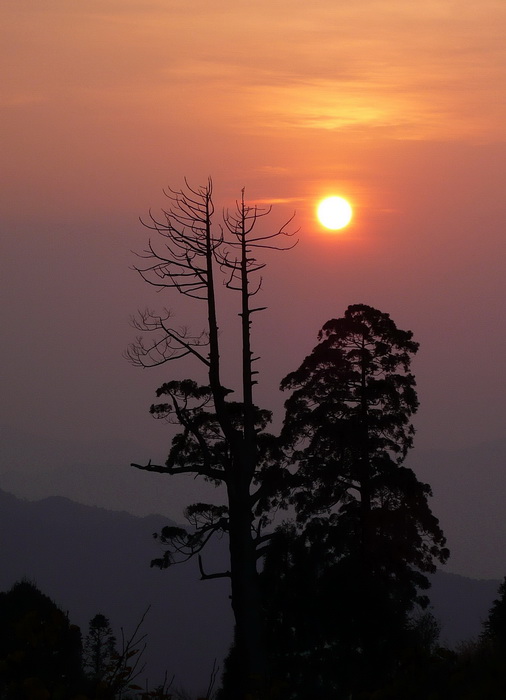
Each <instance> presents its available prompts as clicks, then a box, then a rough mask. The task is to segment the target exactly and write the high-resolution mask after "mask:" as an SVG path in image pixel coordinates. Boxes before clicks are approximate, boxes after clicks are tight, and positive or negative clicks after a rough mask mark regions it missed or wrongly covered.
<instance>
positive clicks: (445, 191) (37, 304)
mask: <svg viewBox="0 0 506 700" xmlns="http://www.w3.org/2000/svg"><path fill="white" fill-rule="evenodd" d="M0 27H1V29H0V31H1V41H0V54H1V56H2V72H1V75H2V79H1V95H0V107H1V130H2V158H1V165H0V167H1V172H2V188H1V192H0V217H1V218H0V221H1V226H2V250H3V253H2V260H1V264H2V281H3V286H4V287H5V292H4V293H3V294H2V296H3V301H4V302H5V300H8V303H7V304H5V303H4V304H3V307H4V308H3V325H4V328H5V329H8V331H7V334H8V342H7V343H6V344H4V346H3V348H2V366H3V367H4V368H8V372H7V374H8V382H7V391H6V397H7V398H6V400H5V402H4V411H3V414H4V415H3V418H2V420H3V422H2V425H7V426H13V427H15V428H17V429H18V428H19V429H22V430H27V431H30V430H34V431H35V432H37V431H39V432H44V433H45V434H49V433H51V434H54V435H55V436H59V435H60V434H61V433H62V432H64V433H65V435H66V436H67V437H68V438H69V439H74V438H75V439H77V438H79V439H88V438H89V436H90V435H93V436H97V437H101V436H104V437H105V436H109V437H112V438H114V439H122V438H123V437H124V435H125V433H126V434H127V435H131V434H134V433H135V431H136V430H137V429H139V430H141V431H143V432H144V433H145V435H146V436H148V437H149V439H153V436H154V435H155V434H159V431H160V428H159V426H158V425H155V426H153V425H152V423H153V421H150V417H149V416H148V415H147V413H146V408H147V407H148V406H149V403H150V401H151V399H152V396H153V391H154V389H155V388H156V386H157V385H158V383H159V380H160V379H162V380H164V379H165V378H166V375H165V374H163V373H159V374H158V375H157V374H156V373H154V374H153V375H149V376H148V374H147V373H137V372H135V371H134V370H133V369H132V368H130V367H129V366H127V365H125V363H124V362H123V361H122V359H121V352H122V350H123V348H124V347H125V345H126V343H128V342H129V340H130V339H131V337H132V331H131V329H130V328H129V327H128V316H129V314H130V313H132V312H134V311H135V309H136V308H137V307H139V306H143V305H144V304H147V303H149V304H150V305H153V306H154V305H156V304H158V303H159V300H160V298H159V297H158V298H154V299H153V297H152V296H150V294H149V290H146V289H144V288H143V287H142V285H141V284H140V283H139V281H138V280H137V279H136V278H135V275H133V273H132V272H131V271H130V270H129V269H128V268H129V266H130V265H131V264H132V263H133V258H132V255H131V253H130V251H131V249H135V250H139V249H141V248H142V247H143V244H144V241H145V233H144V231H143V230H142V227H141V226H140V224H139V223H138V217H139V216H144V215H145V214H146V212H147V211H148V209H149V207H153V208H154V209H155V210H156V209H157V207H159V206H160V205H162V204H163V203H164V202H163V196H162V194H161V191H162V188H163V187H165V186H167V185H171V186H173V187H179V186H180V185H181V184H182V179H183V176H185V175H186V176H187V177H188V178H189V180H190V182H194V183H196V184H198V183H202V182H205V180H206V178H207V176H208V175H209V174H211V175H212V176H213V178H214V180H215V186H216V198H217V205H218V207H221V205H227V204H230V203H232V202H233V201H234V198H235V197H236V196H237V195H238V194H239V193H240V190H241V188H242V187H243V186H245V187H246V196H247V197H249V198H250V200H253V201H258V202H269V201H272V202H275V208H274V212H273V215H272V223H273V225H276V224H278V223H280V222H281V221H283V220H284V219H286V218H287V217H288V216H289V215H291V213H292V212H293V210H294V209H295V210H296V211H297V215H296V226H298V227H300V234H299V235H300V243H299V245H298V247H297V248H296V249H295V250H294V251H292V252H290V253H285V254H279V255H278V256H272V259H271V257H269V265H270V266H269V268H268V269H267V270H266V274H265V297H264V299H263V302H265V303H266V304H267V305H268V306H269V310H268V312H266V313H265V314H264V315H263V316H262V318H260V315H259V318H258V319H257V327H256V336H255V343H256V347H257V348H258V350H259V352H260V353H261V354H262V358H263V359H262V362H263V366H262V367H261V368H260V369H261V371H262V375H261V376H262V378H263V384H260V385H259V388H258V392H259V394H258V396H259V401H260V400H261V401H262V402H263V403H264V404H265V405H272V407H274V408H276V409H278V410H279V408H280V406H281V403H282V397H281V398H280V397H278V396H277V393H276V389H275V387H276V386H277V384H278V382H279V380H280V379H281V378H282V377H283V376H284V375H285V374H286V373H288V372H289V371H291V370H293V369H294V368H295V366H297V365H298V363H299V362H300V361H301V359H302V357H303V355H304V354H305V353H306V352H307V351H308V350H309V349H310V348H311V347H312V346H313V344H314V342H315V340H316V334H317V331H318V329H319V328H320V327H321V325H322V324H323V323H324V322H325V321H327V320H328V319H329V318H330V317H333V316H338V315H340V314H342V312H343V311H344V309H345V308H346V306H347V305H348V304H350V303H367V304H371V305H373V306H377V307H378V308H380V309H381V310H382V311H387V312H389V313H390V314H391V315H392V317H393V318H394V320H395V321H396V322H397V323H398V325H399V326H401V327H404V328H410V329H412V330H413V331H414V333H415V338H416V339H417V340H419V341H420V342H421V344H422V348H421V352H420V356H419V358H417V361H416V366H415V372H416V375H417V379H418V386H419V393H420V398H421V401H422V407H421V410H420V414H419V417H418V419H417V428H418V437H417V444H419V445H421V446H423V447H425V448H431V447H449V448H452V447H455V446H462V445H466V444H470V443H475V442H479V441H480V440H489V439H490V440H491V439H499V438H502V437H503V428H504V422H505V421H504V418H505V416H504V398H503V394H504V389H503V387H504V381H505V371H504V359H503V358H504V354H505V351H506V331H505V329H504V311H503V307H504V298H505V292H506V282H505V275H504V262H503V261H504V259H505V253H506V250H505V243H504V238H505V224H506V205H505V197H504V181H505V162H506V144H505V127H504V125H505V124H506V85H505V82H506V43H505V41H504V35H505V30H506V3H504V1H503V0H483V1H482V2H480V3H476V2H475V1H474V0H473V2H471V1H470V0H458V1H457V0H453V1H450V0H426V1H425V2H423V3H422V2H418V3H412V2H406V0H356V2H339V1H337V0H314V1H313V2H311V3H308V2H307V0H304V1H302V0H257V1H256V2H254V3H253V2H250V1H249V2H245V1H244V0H234V1H232V0H214V1H213V2H209V1H208V0H205V1H204V0H192V2H188V1H187V0H185V1H184V2H183V0H86V2H83V1H82V0H80V1H79V2H78V1H77V0H44V2H40V0H16V1H15V2H14V0H7V1H6V2H3V3H2V5H1V6H0ZM326 194H342V195H344V196H347V197H348V198H349V199H350V201H351V202H352V203H353V205H354V206H355V216H354V219H353V223H352V225H351V226H350V227H349V228H348V229H346V230H345V231H344V232H342V233H340V234H338V235H332V234H328V233H324V232H323V231H322V230H321V227H319V225H318V224H317V223H316V222H315V220H314V209H315V205H316V201H317V199H318V198H319V197H321V196H323V195H326ZM163 304H165V305H169V306H174V308H176V309H179V308H180V305H179V301H178V300H177V299H176V300H172V299H171V300H168V299H162V300H161V301H160V305H163ZM186 313H187V312H186V311H183V317H184V318H185V314H186ZM190 313H193V312H190ZM184 318H183V319H182V321H183V320H184ZM225 335H226V334H225ZM225 335H224V342H228V343H230V347H232V348H233V345H234V342H235V341H234V340H233V339H228V338H227V337H225ZM273 337H277V340H276V343H275V348H273V347H272V338H273ZM171 371H172V369H171ZM177 371H181V372H182V371H183V370H177ZM184 371H185V372H186V369H184ZM191 371H192V370H191V369H190V370H188V373H191ZM273 387H274V389H273ZM35 398H36V406H37V407H36V410H35V413H36V416H37V418H36V420H34V416H33V413H32V411H33V410H34V409H33V408H32V409H31V410H29V409H27V401H28V400H30V401H32V400H35ZM138 426H142V427H138ZM156 431H158V433H157V432H156ZM134 458H136V459H142V455H138V456H137V455H134ZM0 487H1V484H0Z"/></svg>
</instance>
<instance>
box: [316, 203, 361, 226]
mask: <svg viewBox="0 0 506 700" xmlns="http://www.w3.org/2000/svg"><path fill="white" fill-rule="evenodd" d="M316 215H317V217H318V221H319V222H320V223H321V225H322V226H324V227H325V228H327V229H330V230H331V231H338V230H340V229H342V228H344V227H345V226H348V224H349V223H350V221H351V219H352V217H353V209H352V208H351V205H350V203H349V202H348V201H347V200H346V199H344V197H326V198H325V199H322V200H321V201H320V202H319V203H318V207H317V209H316Z"/></svg>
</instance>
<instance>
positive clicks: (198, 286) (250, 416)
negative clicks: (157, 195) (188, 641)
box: [128, 180, 289, 698]
mask: <svg viewBox="0 0 506 700" xmlns="http://www.w3.org/2000/svg"><path fill="white" fill-rule="evenodd" d="M166 195H167V197H168V199H169V201H170V207H169V209H167V210H164V211H163V217H162V220H161V221H160V220H157V219H155V217H153V216H151V218H150V221H149V222H148V223H147V224H146V226H147V227H148V228H149V229H151V230H152V231H154V232H155V233H156V234H157V241H156V242H155V241H153V240H150V241H149V244H148V247H147V249H146V251H145V253H144V254H143V256H141V257H143V258H144V259H145V260H146V264H145V265H144V266H139V267H137V268H136V269H137V270H138V272H139V274H140V275H141V276H142V278H143V279H144V280H145V281H146V282H148V283H149V284H150V285H154V286H155V287H158V288H162V289H168V290H176V291H177V292H179V293H180V294H183V295H185V296H186V297H190V298H192V299H196V300H199V301H201V302H202V303H203V305H204V307H205V310H206V317H207V323H206V327H205V329H204V331H203V332H201V333H199V334H196V335H193V334H192V333H191V332H190V331H189V330H188V329H187V328H181V327H176V326H175V325H174V324H173V322H172V314H171V313H170V312H168V311H166V312H164V313H163V314H156V313H155V312H152V311H146V312H144V313H142V314H140V315H139V317H138V318H137V319H136V321H135V325H136V327H137V329H138V330H139V331H140V332H141V335H140V336H139V337H138V338H137V341H136V342H135V343H134V344H133V345H132V346H130V348H129V350H128V357H129V358H130V360H131V361H132V362H133V363H134V364H135V365H138V366H142V367H149V366H157V365H160V364H163V363H165V362H168V361H171V360H176V359H180V358H182V357H192V358H193V359H194V360H196V361H197V362H198V363H199V364H200V365H201V366H203V367H204V368H205V370H206V372H207V378H208V384H206V385H204V386H201V385H199V384H198V383H196V382H195V381H193V380H184V381H169V382H167V383H165V384H164V385H163V386H161V387H160V388H159V389H158V391H157V396H158V397H163V399H164V402H163V403H160V404H157V405H154V406H152V407H151V412H152V413H153V414H154V415H155V416H156V417H158V418H164V419H166V420H168V421H170V422H173V423H175V424H177V425H179V426H180V427H181V429H182V430H181V432H180V433H179V434H177V435H176V436H175V437H174V439H173V442H172V448H171V450H170V453H169V456H168V459H167V461H166V463H165V464H164V465H154V464H152V463H151V461H150V462H148V464H144V465H141V464H134V465H133V466H135V467H137V468H139V469H144V470H146V471H155V472H161V473H165V474H169V475H174V474H187V473H192V474H195V475H196V476H201V477H203V478H204V479H207V480H209V481H211V482H213V483H215V484H224V486H225V488H226V495H227V498H226V504H219V505H216V504H203V503H197V504H194V505H191V506H189V507H188V508H187V510H186V516H187V518H188V520H189V522H190V524H191V526H192V528H191V530H185V529H183V528H172V527H166V528H164V529H163V530H162V532H161V533H160V536H159V538H160V541H161V542H162V543H163V545H164V546H165V551H164V554H163V556H162V557H161V558H160V559H158V560H155V562H154V563H155V564H157V565H159V566H162V567H165V566H170V565H172V564H174V563H177V562H179V561H184V560H186V559H188V558H189V557H192V556H195V555H198V559H199V566H200V572H201V577H202V578H215V577H221V576H227V577H229V578H230V581H231V603H232V608H233V612H234V616H235V642H236V652H237V658H238V666H237V668H238V675H237V687H236V688H235V689H234V693H235V694H234V697H235V698H241V697H246V696H248V697H253V696H255V693H257V692H258V687H259V685H260V684H261V682H263V679H265V677H266V660H265V655H264V648H263V640H262V625H261V615H260V610H261V603H260V594H259V587H258V573H257V560H258V559H259V558H260V557H261V556H262V554H263V553H264V551H265V546H266V543H267V541H268V537H269V535H268V534H266V533H265V527H266V525H267V524H268V522H269V513H270V509H271V507H272V505H273V504H275V503H276V502H277V498H278V496H277V493H278V490H279V489H280V488H281V486H282V483H283V464H282V458H281V457H282V456H281V452H280V450H279V447H278V445H277V442H276V440H275V439H274V437H273V436H272V435H270V434H269V433H267V432H266V427H267V425H268V423H269V422H270V418H271V416H270V413H269V412H268V411H264V410H261V409H259V408H258V407H257V406H255V404H254V401H253V386H254V385H255V383H256V379H255V375H256V374H257V371H256V370H254V368H253V367H254V364H253V363H254V362H255V361H256V360H257V359H258V358H256V357H254V354H253V351H252V348H251V323H252V315H253V314H254V313H255V312H257V311H260V310H262V309H263V308H264V307H258V306H256V307H254V306H253V304H252V298H253V297H254V296H255V295H256V294H257V292H258V291H259V289H260V287H261V278H260V279H259V278H258V275H257V273H259V272H260V270H261V269H262V268H263V267H264V266H265V264H264V263H262V262H259V261H258V260H257V258H256V254H257V252H258V251H259V250H261V249H279V248H278V246H277V239H278V238H279V237H284V236H287V235H289V234H288V233H287V231H286V224H285V226H283V227H281V228H280V229H278V230H276V231H274V233H260V234H259V233H257V232H256V227H257V224H258V223H259V220H260V219H262V218H263V217H265V216H266V215H267V214H268V213H269V212H270V209H261V208H258V207H257V206H248V205H247V204H246V203H245V199H244V190H243V192H242V196H241V199H240V200H239V201H238V202H237V203H236V209H235V211H234V212H232V213H230V212H225V213H224V215H223V218H222V222H221V224H220V225H219V226H218V227H217V228H215V223H214V218H215V217H214V215H215V209H214V203H213V187H212V182H211V180H209V181H208V183H207V185H206V186H203V187H199V188H192V187H190V186H189V185H188V183H186V187H185V188H184V189H183V190H179V191H175V190H168V191H167V192H166ZM220 275H221V278H222V281H224V283H225V286H226V289H227V290H230V291H237V292H238V294H239V317H240V321H241V323H240V343H238V344H237V345H238V347H240V353H241V366H242V372H241V376H242V379H241V388H242V396H241V399H240V400H239V401H231V400H230V394H231V393H232V390H230V389H228V388H226V387H225V386H224V384H223V382H222V379H221V374H222V360H221V355H220V336H219V332H218V330H219V322H218V297H217V292H216V286H217V280H218V278H219V276H220ZM147 333H153V334H154V339H153V340H151V341H147V340H146V334H147ZM216 533H225V534H226V535H227V536H228V539H229V552H230V567H229V570H228V571H224V572H217V573H211V574H209V573H206V572H205V571H204V568H203V564H202V559H201V556H200V553H201V551H202V549H203V548H204V546H205V545H206V543H207V542H208V541H209V540H210V538H211V537H212V536H213V535H214V534H216Z"/></svg>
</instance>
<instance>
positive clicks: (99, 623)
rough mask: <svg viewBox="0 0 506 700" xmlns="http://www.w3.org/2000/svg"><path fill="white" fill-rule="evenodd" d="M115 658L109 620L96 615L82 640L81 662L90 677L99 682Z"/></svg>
mask: <svg viewBox="0 0 506 700" xmlns="http://www.w3.org/2000/svg"><path fill="white" fill-rule="evenodd" d="M115 655H116V656H117V650H116V637H115V636H114V634H113V631H112V629H111V626H110V624H109V620H108V619H107V617H105V615H102V614H101V613H97V615H95V616H94V617H92V618H91V620H90V621H89V624H88V634H87V635H86V637H85V638H84V644H83V661H84V666H85V668H86V669H87V671H88V674H89V675H90V677H91V678H92V679H93V680H95V681H101V680H103V678H104V677H105V675H106V673H107V671H108V669H109V668H110V666H111V663H112V662H113V659H114V656H115Z"/></svg>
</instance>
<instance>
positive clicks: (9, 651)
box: [0, 580, 506, 700]
mask: <svg viewBox="0 0 506 700" xmlns="http://www.w3.org/2000/svg"><path fill="white" fill-rule="evenodd" d="M311 606H312V607H313V608H314V607H315V603H314V601H313V603H312V604H311ZM320 619H321V618H320ZM315 625H316V622H315ZM410 629H411V635H410V640H409V641H408V640H407V638H406V640H405V642H406V644H405V647H404V649H402V650H401V651H398V652H397V654H398V655H397V658H396V661H395V664H394V666H393V668H392V669H391V672H390V677H389V678H388V679H385V678H384V673H383V672H381V671H380V672H379V673H378V674H377V675H375V672H374V671H373V669H372V668H371V669H370V672H369V673H368V674H367V675H366V676H365V677H364V678H362V679H361V680H362V685H365V684H367V686H368V688H365V687H364V688H363V689H362V690H360V691H356V692H354V693H353V694H352V695H347V696H346V695H342V694H340V693H337V694H336V693H334V692H329V691H327V690H325V688H324V679H325V676H327V677H328V678H337V677H339V676H340V675H341V673H343V672H344V674H345V675H347V674H348V671H347V670H346V669H344V668H343V665H342V664H341V663H340V661H339V657H338V655H337V654H336V653H335V650H334V651H332V650H329V654H328V658H327V669H326V670H325V668H323V667H322V664H321V663H320V664H319V665H318V666H314V665H313V662H314V659H312V658H311V653H308V654H307V658H304V657H302V658H301V659H300V660H299V663H298V665H294V666H293V668H291V669H290V668H287V669H286V670H287V672H288V674H289V675H291V676H292V677H293V676H296V677H297V679H298V681H297V683H298V685H297V687H294V686H293V685H292V686H289V684H288V683H287V682H286V681H282V680H280V679H278V680H277V681H276V680H273V681H272V683H271V686H270V688H269V689H268V691H267V692H266V695H265V697H266V698H269V699H273V700H274V699H276V698H278V699H281V698H300V699H301V700H310V699H311V698H325V700H327V699H328V700H331V699H333V698H345V697H351V698H353V700H406V699H407V698H409V699H414V700H504V698H505V697H506V580H505V582H504V583H503V584H502V585H501V587H500V589H499V593H498V599H497V600H496V601H495V602H494V604H493V605H492V608H491V610H490V612H489V615H488V618H487V620H486V621H485V623H484V625H483V632H482V634H481V636H480V637H479V638H477V639H476V640H473V641H469V642H468V643H466V644H463V645H461V646H460V647H459V648H458V649H457V650H450V649H445V648H443V647H441V646H439V645H438V625H437V621H436V620H435V619H434V618H433V617H432V616H431V615H430V613H425V614H423V615H418V616H416V617H414V618H413V619H412V623H411V628H410ZM0 630H1V634H0V697H2V698H5V699H6V700H10V699H12V700H50V699H52V698H55V699H61V700H78V699H81V700H87V699H89V700H100V699H103V700H113V699H115V698H131V699H132V700H149V699H153V700H156V699H157V698H158V699H159V700H197V699H196V698H192V697H191V696H189V695H188V694H186V693H185V692H184V690H181V689H179V690H175V689H174V688H173V687H172V684H171V679H165V682H164V683H162V684H161V685H159V686H157V687H152V688H146V687H140V686H139V685H138V679H137V674H138V673H139V671H141V670H142V658H143V650H144V648H145V640H144V638H143V635H142V627H140V628H139V629H138V630H137V631H136V633H135V634H134V636H133V637H132V638H130V639H126V640H125V639H121V640H120V641H118V640H117V639H116V638H115V637H114V635H113V633H112V630H111V628H110V626H109V620H108V619H107V618H106V617H105V616H104V615H102V614H97V615H96V616H95V617H94V618H92V620H90V623H89V627H88V630H87V633H86V634H84V633H81V630H80V629H79V628H78V627H77V626H75V625H73V624H72V623H71V621H69V619H68V617H67V615H66V614H65V613H63V611H62V610H61V609H60V608H59V607H58V606H57V605H56V604H55V603H54V602H53V601H52V600H51V599H50V598H49V597H47V596H46V595H44V594H43V593H41V592H40V591H39V590H38V588H37V587H36V586H35V585H34V584H32V583H29V582H27V581H20V582H18V583H17V584H15V585H14V586H13V587H12V589H11V590H9V591H7V592H5V593H0ZM147 641H148V644H149V640H147ZM194 661H195V663H196V664H197V663H198V659H195V660H194ZM216 671H217V669H215V671H214V672H213V673H212V674H211V677H210V681H209V689H208V692H207V694H206V695H205V696H204V697H203V698H202V700H212V699H213V698H217V697H219V691H216V685H217V683H216V682H217V672H216ZM382 678H383V680H381V679H382Z"/></svg>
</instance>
